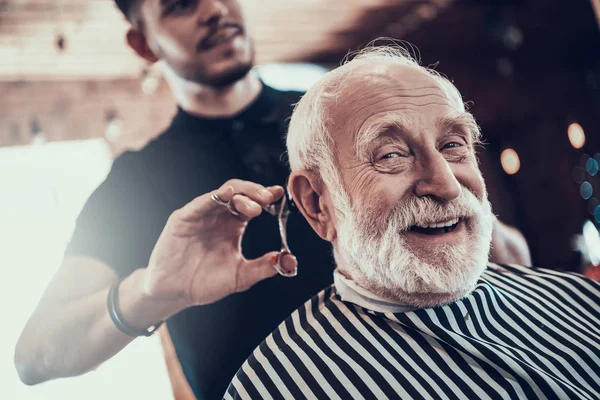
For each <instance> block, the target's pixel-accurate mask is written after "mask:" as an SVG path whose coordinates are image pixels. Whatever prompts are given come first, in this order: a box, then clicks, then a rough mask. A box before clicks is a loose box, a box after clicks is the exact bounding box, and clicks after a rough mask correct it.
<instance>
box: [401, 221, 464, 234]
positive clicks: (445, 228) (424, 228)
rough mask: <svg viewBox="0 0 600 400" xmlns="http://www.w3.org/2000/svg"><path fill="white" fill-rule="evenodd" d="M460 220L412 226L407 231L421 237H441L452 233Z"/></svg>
mask: <svg viewBox="0 0 600 400" xmlns="http://www.w3.org/2000/svg"><path fill="white" fill-rule="evenodd" d="M460 221H461V219H460V218H454V219H451V220H449V221H441V222H431V223H427V224H423V225H413V226H411V227H410V228H409V231H411V232H416V233H421V234H423V235H443V234H445V233H449V232H452V231H453V230H454V229H456V227H457V226H458V224H459V223H460Z"/></svg>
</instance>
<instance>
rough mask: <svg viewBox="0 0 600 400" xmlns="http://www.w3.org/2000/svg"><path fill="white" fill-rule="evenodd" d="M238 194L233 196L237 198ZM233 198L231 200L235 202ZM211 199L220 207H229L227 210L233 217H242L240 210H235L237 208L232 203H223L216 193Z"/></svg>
mask: <svg viewBox="0 0 600 400" xmlns="http://www.w3.org/2000/svg"><path fill="white" fill-rule="evenodd" d="M236 194H237V193H234V194H233V196H235V195H236ZM233 196H232V197H231V199H232V200H233ZM210 199H211V200H212V201H214V202H215V203H217V204H218V205H220V206H225V207H227V209H228V210H229V212H230V213H231V214H233V215H235V216H236V217H237V216H238V215H240V212H239V211H238V210H236V209H235V206H234V205H233V203H232V201H231V200H229V201H223V200H222V199H221V198H220V197H219V196H218V195H217V194H216V193H213V194H211V195H210Z"/></svg>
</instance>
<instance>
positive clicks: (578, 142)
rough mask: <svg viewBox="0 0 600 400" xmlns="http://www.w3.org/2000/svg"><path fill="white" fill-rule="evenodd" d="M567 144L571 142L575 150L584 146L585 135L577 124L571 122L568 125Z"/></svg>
mask: <svg viewBox="0 0 600 400" xmlns="http://www.w3.org/2000/svg"><path fill="white" fill-rule="evenodd" d="M568 134H569V142H571V146H573V147H575V148H576V149H580V148H582V147H583V145H584V144H585V133H584V132H583V128H582V127H581V125H579V124H578V123H577V122H573V123H572V124H571V125H569V130H568Z"/></svg>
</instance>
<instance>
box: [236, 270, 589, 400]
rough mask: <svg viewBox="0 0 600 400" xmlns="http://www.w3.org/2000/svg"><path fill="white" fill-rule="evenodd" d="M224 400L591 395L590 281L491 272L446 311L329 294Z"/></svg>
mask: <svg viewBox="0 0 600 400" xmlns="http://www.w3.org/2000/svg"><path fill="white" fill-rule="evenodd" d="M225 398H226V399H281V398H284V399H303V398H307V399H326V398H331V399H349V398H353V399H359V398H365V399H371V398H374V399H375V398H376V399H385V398H391V399H393V398H403V399H405V398H406V399H408V398H431V399H457V400H458V399H507V398H515V399H516V398H519V399H538V398H539V399H556V398H558V399H600V284H598V283H597V282H593V281H590V280H588V279H586V278H584V277H581V276H579V275H576V274H570V273H561V272H556V271H550V270H544V269H537V268H525V267H521V266H516V265H511V266H498V265H496V264H490V265H489V267H488V269H487V270H486V272H485V273H484V274H483V275H482V277H481V279H480V280H479V282H478V284H477V287H476V288H475V290H474V291H473V292H472V293H471V294H469V295H468V296H466V297H465V298H463V299H461V300H459V301H457V302H454V303H452V304H449V305H446V306H443V307H437V308H429V309H423V310H416V311H410V312H406V313H397V314H392V313H386V314H383V313H378V312H373V311H369V310H367V309H365V308H362V307H359V306H357V305H354V304H351V303H346V302H343V301H341V299H340V297H339V295H338V294H337V292H336V289H335V286H332V287H329V288H327V289H325V290H324V291H322V292H321V293H319V294H318V295H317V296H315V297H314V298H312V299H311V300H310V301H308V302H307V303H306V304H304V306H303V307H301V308H300V309H298V310H297V311H296V312H294V313H293V314H292V315H291V316H290V317H289V318H288V319H287V320H286V321H285V322H283V323H282V324H281V325H280V326H279V328H278V329H277V330H276V331H275V332H273V334H271V335H270V336H269V337H268V338H267V339H266V340H265V341H264V342H263V343H262V344H261V345H260V346H259V347H258V348H257V349H256V350H255V351H254V353H253V355H252V356H251V357H250V358H249V359H248V361H246V363H245V364H244V365H243V366H242V368H241V369H240V370H239V372H238V373H237V375H236V376H235V378H234V379H233V381H232V382H231V385H230V386H229V389H228V390H227V393H226V394H225Z"/></svg>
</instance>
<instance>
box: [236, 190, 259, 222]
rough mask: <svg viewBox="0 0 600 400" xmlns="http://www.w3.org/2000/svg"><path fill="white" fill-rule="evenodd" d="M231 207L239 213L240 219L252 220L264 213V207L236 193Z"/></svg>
mask: <svg viewBox="0 0 600 400" xmlns="http://www.w3.org/2000/svg"><path fill="white" fill-rule="evenodd" d="M231 206H232V208H233V210H234V211H236V212H238V213H239V214H240V215H239V216H240V217H243V218H245V219H252V218H254V217H257V216H259V215H260V213H261V212H262V207H261V206H260V204H258V203H257V202H256V201H254V200H252V199H250V198H249V197H247V196H245V195H243V194H239V193H236V194H235V195H234V196H233V198H232V199H231Z"/></svg>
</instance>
